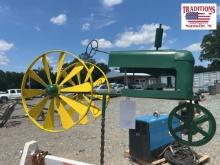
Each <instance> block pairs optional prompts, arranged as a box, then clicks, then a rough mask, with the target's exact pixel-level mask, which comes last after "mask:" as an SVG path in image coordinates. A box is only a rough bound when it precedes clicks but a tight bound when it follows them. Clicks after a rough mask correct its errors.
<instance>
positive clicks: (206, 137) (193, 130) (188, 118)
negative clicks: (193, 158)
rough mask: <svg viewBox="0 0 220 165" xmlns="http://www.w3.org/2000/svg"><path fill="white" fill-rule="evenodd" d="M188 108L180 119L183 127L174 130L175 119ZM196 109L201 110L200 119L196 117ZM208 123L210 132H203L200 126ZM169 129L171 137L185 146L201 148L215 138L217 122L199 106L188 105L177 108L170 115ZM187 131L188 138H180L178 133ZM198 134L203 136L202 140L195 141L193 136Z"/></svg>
mask: <svg viewBox="0 0 220 165" xmlns="http://www.w3.org/2000/svg"><path fill="white" fill-rule="evenodd" d="M185 107H187V111H186V112H187V113H186V114H185V115H184V117H183V116H181V117H180V118H179V117H177V118H179V119H180V120H181V123H182V126H181V127H179V129H177V128H173V125H172V123H173V119H174V118H175V117H176V114H180V111H181V110H182V109H184V108H185ZM194 109H197V110H200V111H201V114H203V115H202V116H200V117H195V116H194ZM205 122H208V130H203V129H202V128H201V127H200V126H199V125H201V124H202V123H205ZM168 127H169V130H170V133H171V135H172V136H173V137H174V138H175V139H176V140H178V141H179V142H181V143H182V144H185V145H190V146H201V145H204V144H206V143H208V142H209V141H210V140H211V139H212V138H213V136H214V135H215V131H216V122H215V118H214V117H213V115H212V114H211V113H210V112H209V111H208V110H207V109H206V108H204V107H202V106H201V105H198V104H192V103H186V104H182V105H179V106H177V107H175V108H174V109H173V110H172V111H171V112H170V114H169V118H168ZM182 131H186V132H187V135H188V138H187V139H183V138H182V137H179V136H178V134H177V133H178V132H182ZM196 134H201V135H202V138H201V139H196V140H195V139H193V136H194V135H196Z"/></svg>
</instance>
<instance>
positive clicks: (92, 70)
mask: <svg viewBox="0 0 220 165" xmlns="http://www.w3.org/2000/svg"><path fill="white" fill-rule="evenodd" d="M85 64H86V66H87V67H88V70H89V72H88V73H87V74H85V72H80V73H78V74H77V76H76V79H74V81H72V82H71V81H70V82H69V83H71V84H73V83H74V84H77V85H80V84H83V83H87V82H88V81H89V77H92V79H93V80H94V82H93V88H94V90H95V88H96V87H98V86H99V85H103V86H104V87H105V89H106V91H105V92H107V93H109V92H110V85H109V82H108V78H107V77H106V75H105V73H104V72H103V71H102V69H101V68H99V67H98V66H97V65H94V64H92V63H90V62H85ZM74 65H75V64H72V65H69V66H68V67H67V68H66V69H65V70H64V71H63V72H62V74H63V76H64V77H65V75H66V72H67V70H69V69H71V68H72V67H74ZM72 98H74V99H75V100H77V101H78V102H80V103H82V104H84V105H88V104H90V103H91V105H90V108H89V112H90V113H88V114H87V115H86V116H85V117H84V118H83V119H82V120H81V121H80V122H79V124H88V122H89V121H91V120H93V119H97V118H98V117H100V115H101V113H102V109H101V108H102V107H101V102H102V99H103V95H101V94H98V93H95V92H94V93H93V95H91V94H90V93H81V94H79V95H73V96H72ZM109 99H110V96H109V95H107V96H106V106H107V105H108V103H109ZM98 100H99V101H98Z"/></svg>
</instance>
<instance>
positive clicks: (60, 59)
mask: <svg viewBox="0 0 220 165" xmlns="http://www.w3.org/2000/svg"><path fill="white" fill-rule="evenodd" d="M56 58H57V63H56V64H50V61H51V59H53V61H56V60H55V59H56ZM70 60H71V61H74V62H76V64H75V65H74V66H73V67H72V68H71V70H69V72H66V76H65V77H63V76H62V72H63V70H65V68H64V66H65V65H66V63H67V61H70ZM52 65H56V69H55V70H51V66H52ZM41 66H42V70H43V71H42V72H43V73H44V74H43V75H42V74H41V75H40V74H39V73H37V71H36V70H35V68H39V67H41ZM82 71H84V72H87V73H88V72H89V69H88V68H87V66H86V65H85V63H84V62H83V61H82V60H80V59H79V58H78V57H76V56H75V55H74V54H72V53H69V52H66V51H60V50H54V51H48V52H45V53H43V54H42V55H40V56H39V57H38V58H36V59H35V60H34V61H33V63H32V64H31V65H30V66H29V68H28V69H27V71H26V73H25V75H24V77H23V80H22V86H21V88H22V104H23V107H24V110H25V112H26V113H27V114H28V117H29V118H30V119H31V120H32V121H33V122H34V124H35V125H36V126H37V127H39V128H41V129H43V130H45V131H49V132H60V131H64V130H66V129H69V128H71V127H73V126H74V125H75V124H78V123H79V122H80V121H81V120H83V118H84V117H85V116H86V115H87V113H88V111H89V108H90V105H91V102H92V101H88V102H87V104H86V105H85V104H82V103H81V102H79V101H78V100H76V99H74V98H73V97H69V96H72V95H75V96H77V95H81V94H82V93H88V94H89V95H91V96H92V95H93V81H92V77H91V76H89V77H88V81H87V82H85V83H81V84H78V85H76V84H74V83H73V84H71V83H68V82H70V81H72V79H74V78H75V77H77V75H78V74H79V73H80V72H82ZM30 82H31V84H33V82H34V83H35V84H36V83H37V84H38V85H41V86H42V88H41V89H36V88H34V87H32V86H31V87H30ZM28 85H29V87H28ZM36 97H41V98H36ZM30 98H34V100H30ZM31 102H37V103H36V104H35V105H34V106H31V107H30V106H29V104H30V103H31ZM68 107H71V108H68ZM41 114H44V115H43V116H44V117H43V120H39V118H40V116H41ZM73 114H77V117H76V115H75V116H74V115H73Z"/></svg>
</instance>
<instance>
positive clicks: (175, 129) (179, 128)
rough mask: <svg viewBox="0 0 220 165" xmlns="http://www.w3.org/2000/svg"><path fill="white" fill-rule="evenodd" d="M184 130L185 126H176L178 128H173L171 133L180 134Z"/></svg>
mask: <svg viewBox="0 0 220 165" xmlns="http://www.w3.org/2000/svg"><path fill="white" fill-rule="evenodd" d="M184 129H185V125H180V126H178V127H176V128H174V129H173V132H175V133H176V132H180V131H182V130H184Z"/></svg>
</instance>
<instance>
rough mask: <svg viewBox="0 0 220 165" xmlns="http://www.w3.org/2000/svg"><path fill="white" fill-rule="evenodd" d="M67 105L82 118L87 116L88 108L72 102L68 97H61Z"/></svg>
mask: <svg viewBox="0 0 220 165" xmlns="http://www.w3.org/2000/svg"><path fill="white" fill-rule="evenodd" d="M59 97H60V98H61V99H62V100H63V101H64V102H65V103H66V104H68V105H69V106H70V107H71V108H73V109H74V110H75V111H76V112H77V113H78V114H79V115H80V116H82V117H83V116H85V115H86V113H87V110H88V106H85V105H84V104H82V103H80V102H77V101H75V100H72V99H70V98H68V97H66V96H63V95H60V96H59Z"/></svg>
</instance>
